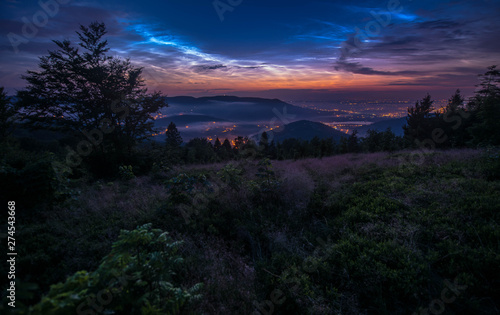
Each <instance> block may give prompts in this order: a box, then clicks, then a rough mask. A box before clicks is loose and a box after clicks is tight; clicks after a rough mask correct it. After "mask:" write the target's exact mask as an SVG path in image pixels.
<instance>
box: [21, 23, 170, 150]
mask: <svg viewBox="0 0 500 315" xmlns="http://www.w3.org/2000/svg"><path fill="white" fill-rule="evenodd" d="M76 33H77V34H78V38H79V40H80V42H79V43H78V45H77V46H76V47H75V46H74V45H72V43H71V42H70V41H69V40H63V41H57V40H56V41H54V43H55V44H56V45H57V47H58V49H57V50H55V51H49V54H48V55H47V56H43V57H40V62H39V68H40V69H39V70H37V71H28V73H27V75H25V76H23V79H25V80H26V81H27V83H28V85H27V87H26V88H25V89H24V90H22V91H19V92H18V97H19V105H20V108H21V112H22V113H23V114H24V115H23V118H24V120H23V121H24V122H26V123H27V124H28V125H30V126H31V127H34V128H48V129H55V130H60V131H64V132H72V133H83V134H85V135H86V136H87V138H93V141H91V142H92V143H93V145H94V146H95V148H94V151H98V152H109V151H113V152H117V153H127V152H128V153H130V151H131V149H132V148H133V147H134V145H135V144H136V143H137V142H138V141H140V140H142V139H144V138H146V137H148V136H150V135H152V134H153V133H154V130H153V122H152V114H154V113H156V112H158V110H159V109H160V108H162V107H164V106H167V104H166V103H165V100H164V98H163V97H162V96H161V94H160V93H159V92H155V93H152V94H148V93H147V89H146V88H145V84H144V79H143V78H142V76H141V74H142V68H138V67H134V66H133V65H132V64H131V62H130V60H128V59H125V60H124V59H120V58H117V57H111V56H108V55H107V53H108V51H109V47H108V42H107V40H105V39H103V37H104V35H105V34H106V26H105V25H104V23H98V22H94V23H91V24H90V25H89V26H88V27H85V26H80V32H76ZM90 140H92V139H90Z"/></svg>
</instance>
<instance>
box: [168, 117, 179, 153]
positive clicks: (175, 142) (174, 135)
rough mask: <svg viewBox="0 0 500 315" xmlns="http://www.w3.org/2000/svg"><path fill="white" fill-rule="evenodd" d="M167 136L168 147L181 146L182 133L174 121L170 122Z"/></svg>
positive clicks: (176, 147) (175, 147)
mask: <svg viewBox="0 0 500 315" xmlns="http://www.w3.org/2000/svg"><path fill="white" fill-rule="evenodd" d="M165 136H166V137H165V142H166V146H167V148H168V149H178V148H180V146H181V144H182V137H181V133H180V132H179V130H177V126H176V125H175V124H174V123H173V122H170V124H169V125H168V127H167V131H166V132H165Z"/></svg>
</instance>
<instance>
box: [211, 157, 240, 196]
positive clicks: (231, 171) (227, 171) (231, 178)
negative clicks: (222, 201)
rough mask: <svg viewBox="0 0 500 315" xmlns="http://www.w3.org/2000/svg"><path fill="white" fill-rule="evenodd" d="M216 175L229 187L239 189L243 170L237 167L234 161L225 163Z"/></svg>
mask: <svg viewBox="0 0 500 315" xmlns="http://www.w3.org/2000/svg"><path fill="white" fill-rule="evenodd" d="M217 175H218V176H219V177H220V179H221V180H222V181H223V182H224V183H226V184H227V185H228V186H229V187H230V188H232V189H234V190H239V189H240V187H241V184H242V180H243V178H242V176H241V175H243V170H242V169H240V168H238V167H237V166H236V165H235V164H234V163H228V164H226V165H225V166H224V167H223V168H222V169H221V170H220V171H219V172H217Z"/></svg>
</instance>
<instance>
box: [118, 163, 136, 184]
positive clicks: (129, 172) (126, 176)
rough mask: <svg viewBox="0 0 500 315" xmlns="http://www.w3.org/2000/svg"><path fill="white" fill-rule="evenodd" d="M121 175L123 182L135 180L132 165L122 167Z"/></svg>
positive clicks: (120, 168) (120, 169)
mask: <svg viewBox="0 0 500 315" xmlns="http://www.w3.org/2000/svg"><path fill="white" fill-rule="evenodd" d="M119 174H120V178H121V179H122V180H125V181H126V180H131V179H134V178H135V175H134V170H133V168H132V165H120V167H119Z"/></svg>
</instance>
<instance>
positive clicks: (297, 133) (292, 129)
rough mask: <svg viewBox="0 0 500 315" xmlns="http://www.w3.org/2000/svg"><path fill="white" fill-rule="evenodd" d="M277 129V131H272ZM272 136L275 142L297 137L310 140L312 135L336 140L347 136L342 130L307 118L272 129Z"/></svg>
mask: <svg viewBox="0 0 500 315" xmlns="http://www.w3.org/2000/svg"><path fill="white" fill-rule="evenodd" d="M278 130H279V131H278ZM274 131H278V132H274ZM273 132H274V133H273V135H274V138H273V140H274V141H276V142H282V141H283V140H285V139H289V138H297V139H302V140H311V139H312V138H314V137H316V136H317V137H319V138H320V139H324V138H330V137H331V138H333V139H334V140H335V141H336V142H339V141H340V139H341V138H345V137H347V135H346V134H345V133H343V132H340V131H338V130H335V129H333V128H331V127H329V126H327V125H325V124H322V123H320V122H314V121H309V120H299V121H296V122H293V123H290V124H287V125H284V126H282V127H281V128H279V129H275V130H273Z"/></svg>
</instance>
